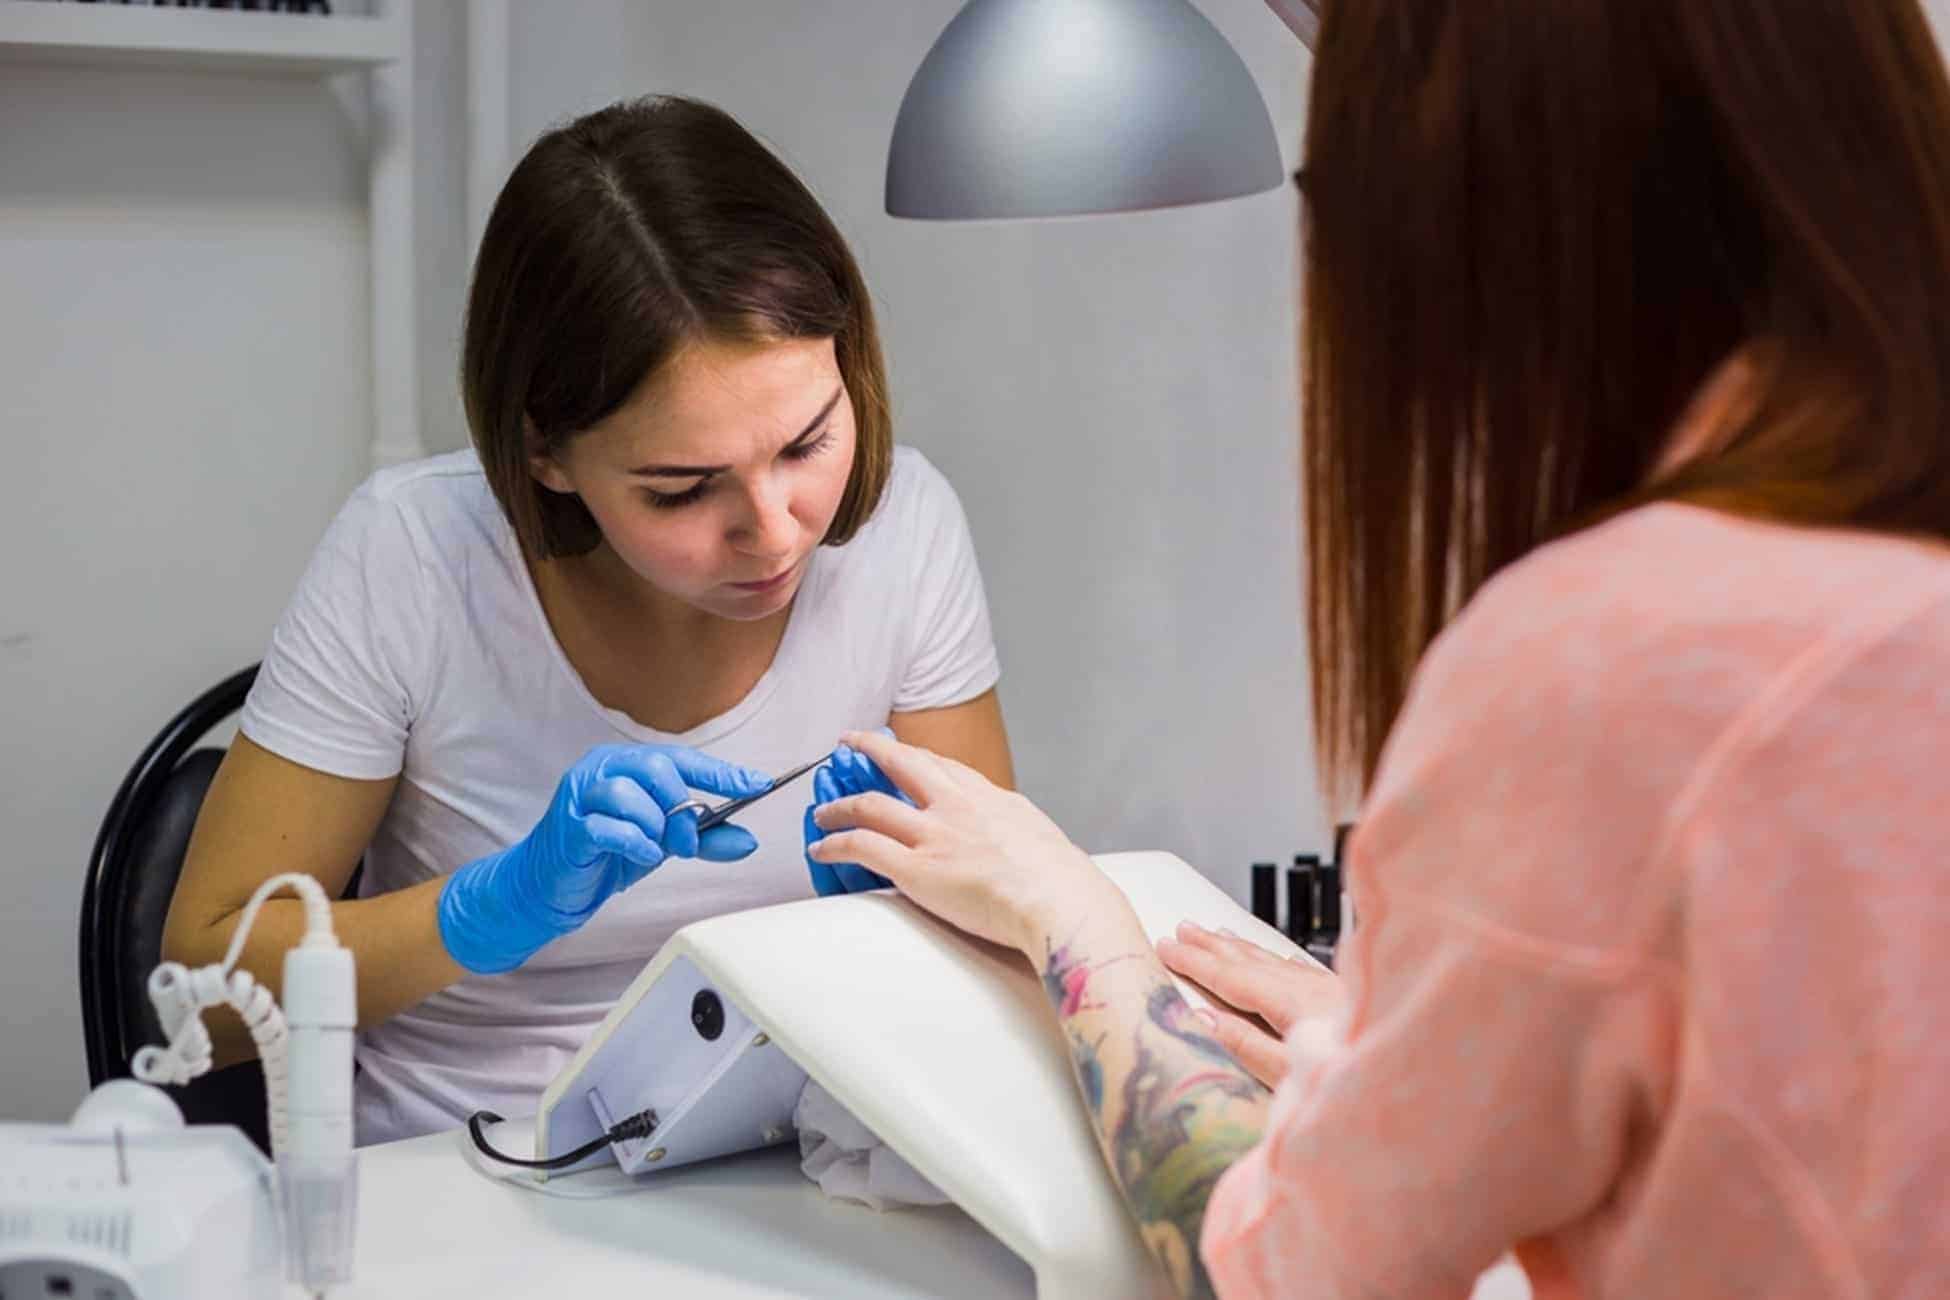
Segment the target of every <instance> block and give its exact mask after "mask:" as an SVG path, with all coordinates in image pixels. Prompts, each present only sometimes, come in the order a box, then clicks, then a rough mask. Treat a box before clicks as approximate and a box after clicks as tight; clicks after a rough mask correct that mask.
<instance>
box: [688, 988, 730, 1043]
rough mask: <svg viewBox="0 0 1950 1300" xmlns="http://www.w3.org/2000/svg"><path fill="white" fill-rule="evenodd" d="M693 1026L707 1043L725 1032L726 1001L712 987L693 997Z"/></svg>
mask: <svg viewBox="0 0 1950 1300" xmlns="http://www.w3.org/2000/svg"><path fill="white" fill-rule="evenodd" d="M691 1026H692V1027H693V1028H694V1029H696V1030H697V1033H698V1037H700V1038H702V1039H703V1040H704V1041H705V1042H707V1043H708V1042H711V1041H712V1040H713V1039H715V1038H717V1036H718V1035H719V1034H722V1033H723V1032H724V1003H723V1002H721V1001H719V1000H718V995H717V994H715V993H713V992H712V991H711V990H710V989H703V990H700V991H699V993H698V995H697V996H696V997H694V998H692V999H691Z"/></svg>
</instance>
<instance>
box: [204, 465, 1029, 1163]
mask: <svg viewBox="0 0 1950 1300" xmlns="http://www.w3.org/2000/svg"><path fill="white" fill-rule="evenodd" d="M644 671H645V672H651V673H653V672H655V671H656V665H655V664H651V663H646V664H645V665H644ZM998 676H999V668H998V664H997V660H996V653H995V642H994V638H993V635H992V634H991V631H990V627H989V616H988V606H987V602H986V600H985V598H984V595H983V591H982V579H981V574H980V572H979V571H978V569H977V567H976V563H975V550H974V544H973V541H972V539H971V538H970V536H969V532H968V523H967V519H966V518H965V516H964V515H963V514H962V510H961V503H960V502H959V501H958V500H957V499H956V497H955V493H954V489H953V488H951V487H950V486H949V485H948V481H947V480H946V479H945V478H943V477H942V475H941V473H940V471H938V470H936V469H935V468H934V466H932V465H930V464H929V463H928V462H927V460H926V459H925V458H924V457H923V456H922V455H921V454H920V453H919V452H917V451H914V450H912V449H910V448H905V447H903V448H899V449H897V450H896V452H895V454H894V466H893V472H892V475H891V477H890V479H889V482H888V484H887V490H886V495H885V496H884V497H883V498H882V500H881V503H880V508H879V509H878V511H876V512H875V514H874V516H873V518H872V519H870V520H869V521H868V522H867V523H866V525H865V526H864V527H862V528H861V529H860V531H859V532H858V533H857V534H856V535H855V536H854V538H853V540H852V541H851V542H849V543H847V544H846V545H845V546H841V547H821V548H819V550H818V551H816V552H815V553H814V555H813V557H812V560H811V562H810V563H809V565H808V567H807V570H806V574H805V577H804V579H803V582H802V585H801V587H800V590H799V592H798V595H797V596H796V597H795V599H794V601H793V606H792V611H791V614H790V616H789V619H788V622H787V625H786V630H785V634H784V637H783V639H782V640H781V642H780V644H779V649H778V653H777V655H776V657H775V658H774V659H773V661H772V666H771V668H770V669H768V670H767V671H766V673H765V675H764V676H763V677H762V678H761V679H760V680H759V682H758V684H757V685H756V686H754V687H753V688H752V690H751V692H750V694H748V695H747V696H746V697H745V698H744V699H743V700H742V701H740V702H739V703H738V704H737V705H736V706H734V707H733V708H732V709H731V710H730V711H729V712H727V713H724V714H722V715H720V716H718V717H716V718H713V719H711V720H710V721H709V722H706V723H704V724H703V725H701V726H699V727H696V728H694V729H692V730H690V731H687V732H685V733H683V734H682V735H667V734H664V733H662V732H657V731H652V730H651V729H649V728H648V727H644V726H640V725H638V724H637V723H636V722H634V721H632V720H631V719H630V718H629V717H628V716H627V715H625V714H623V713H620V712H617V711H615V710H612V709H607V708H604V707H603V706H602V705H600V704H599V703H597V701H596V699H595V697H594V696H592V695H591V694H590V693H589V690H588V688H587V687H586V686H585V685H584V683H583V681H582V678H581V677H580V676H579V675H578V674H577V673H576V671H575V669H574V668H573V667H572V666H571V665H570V663H569V660H568V657H567V656H566V655H565V654H564V653H563V652H562V648H561V646H560V645H559V644H558V643H557V642H556V640H555V637H554V634H553V633H552V632H551V631H550V629H549V626H548V622H547V619H546V618H545V617H544V615H543V613H542V607H541V603H540V601H539V600H538V599H537V597H536V594H535V588H534V585H533V583H532V582H531V580H530V577H529V574H528V570H527V567H526V566H525V565H524V564H523V562H522V559H521V552H520V548H519V546H518V544H517V543H516V541H515V537H514V532H513V530H512V529H511V528H510V527H509V525H508V522H507V520H506V518H505V517H504V516H503V515H502V513H501V509H500V506H499V505H498V504H497V503H496V502H495V499H494V496H493V494H492V492H491V491H490V490H489V488H488V484H487V479H486V477H485V476H484V475H483V473H482V471H481V466H480V462H479V461H478V459H477V458H476V457H475V455H474V454H473V453H472V452H471V451H463V452H455V453H453V454H451V455H445V456H437V457H434V458H433V459H430V460H426V461H421V462H418V463H416V464H412V465H406V466H401V467H399V468H396V469H390V470H385V471H382V472H381V473H379V474H376V475H374V476H373V477H372V478H371V479H370V480H368V481H367V482H366V483H365V485H364V486H362V487H361V488H360V489H359V490H358V491H357V492H355V493H354V494H353V496H352V498H351V500H349V501H348V502H347V503H346V505H345V507H344V509H343V510H341V511H340V512H339V516H338V518H337V519H336V520H334V521H333V523H332V526H331V528H330V529H329V530H328V531H327V532H326V534H325V538H324V540H323V541H322V542H320V543H319V546H318V550H317V552H316V554H314V555H313V557H312V560H311V564H310V567H309V568H308V569H307V570H306V572H305V576H304V578H303V580H302V581H301V582H300V583H299V585H298V590H297V594H296V595H295V596H294V597H293V598H292V601H291V604H290V606H289V607H288V608H287V609H286V610H285V613H284V616H283V618H282V619H280V620H279V623H278V626H277V629H276V631H275V632H274V633H273V635H272V638H271V647H270V650H269V652H268V653H267V654H266V655H265V658H264V666H263V669H262V670H261V671H260V672H259V674H258V677H257V684H256V685H255V686H254V687H253V688H252V690H251V693H250V698H249V699H248V700H247V701H246V703H245V705H244V712H243V718H242V724H241V725H242V730H243V732H244V734H245V735H247V736H249V737H250V738H251V739H252V740H253V741H255V742H257V743H258V744H259V745H262V746H263V747H264V748H266V749H268V750H271V751H272V752H273V753H276V754H280V755H282V756H284V757H285V758H288V759H291V760H292V761H293V762H296V763H301V764H303V765H304V766H306V767H310V768H315V769H317V770H319V771H322V772H329V773H333V774H335V775H338V776H345V777H353V778H365V779H377V778H383V777H390V776H394V775H396V774H397V775H398V776H399V777H400V781H399V787H398V790H397V793H395V795H394V796H393V801H392V804H391V805H390V806H389V807H388V809H387V811H386V814H385V817H384V818H383V819H382V820H381V822H380V823H379V828H378V830H377V832H376V833H375V834H374V836H373V840H372V844H371V845H370V847H369V848H368V849H367V850H366V857H365V874H364V876H363V878H362V880H361V884H360V888H359V892H360V895H361V896H362V897H370V896H372V895H374V894H379V893H384V892H386V891H388V890H393V889H399V888H402V887H404V886H408V885H413V884H417V883H418V882H420V881H423V880H426V879H428V878H430V877H433V876H441V875H446V874H448V873H450V872H452V871H453V870H454V869H455V868H457V867H460V866H462V865H464V864H466V863H468V862H472V861H474V860H476V859H478V858H482V857H485V856H487V855H488V854H490V853H494V852H497V851H498V850H500V849H503V848H505V847H507V846H508V845H510V844H512V843H514V842H516V841H517V840H519V839H521V838H522V837H523V836H524V835H526V834H527V833H528V831H529V830H530V828H532V827H533V826H534V824H535V822H536V820H537V819H538V818H539V817H540V816H541V815H542V813H543V811H544V810H545V809H546V808H547V806H548V803H549V799H550V797H551V795H552V794H553V793H554V791H555V786H556V783H557V782H558V781H559V780H560V779H561V777H562V774H563V773H564V772H565V771H566V770H567V769H568V768H569V767H570V766H571V765H573V764H574V763H575V761H576V760H577V759H579V758H580V757H581V756H582V755H583V754H584V753H585V752H587V751H588V750H589V749H590V748H591V747H592V746H595V745H601V744H610V743H615V742H619V741H623V742H629V741H635V742H642V743H649V744H678V745H689V746H693V747H695V748H697V749H701V750H704V751H706V752H708V753H711V754H715V755H717V756H719V757H721V758H725V759H729V760H731V761H733V762H738V763H746V764H750V765H751V766H753V767H756V768H760V769H763V770H766V771H775V772H776V771H783V770H785V769H786V768H788V767H792V766H794V765H796V764H799V763H803V762H805V761H806V760H807V759H809V758H812V757H814V756H816V755H818V754H820V753H823V752H824V751H826V750H828V749H830V748H831V747H832V746H833V744H834V742H835V741H836V740H837V739H838V737H839V734H840V733H841V732H842V731H845V730H847V729H849V728H871V727H878V726H882V725H885V723H886V722H887V719H888V716H889V715H890V714H893V713H902V712H910V711H913V710H917V709H933V708H942V707H946V706H948V705H953V704H959V703H963V702H965V701H967V700H971V699H973V698H975V697H976V696H978V695H981V694H982V693H983V692H985V691H987V690H988V689H989V688H990V687H992V686H994V685H995V682H996V679H997V677H998ZM810 791H811V785H810V782H809V781H808V782H806V783H805V788H804V789H802V790H797V791H792V790H788V791H785V792H782V793H780V794H779V795H778V796H776V797H774V798H772V799H768V800H766V801H764V802H762V803H760V804H758V805H756V806H755V807H753V809H752V810H751V811H750V812H748V813H746V814H744V815H742V816H741V817H740V818H739V822H740V824H741V825H744V826H746V827H748V828H750V830H751V831H752V832H753V833H754V834H755V835H756V836H757V837H758V841H759V847H758V851H757V852H756V853H755V854H754V855H752V856H751V857H749V858H746V859H745V860H744V861H742V862H734V863H709V862H697V861H682V860H672V861H669V862H666V863H665V864H664V865H663V866H661V867H659V868H658V869H657V870H656V871H655V872H653V873H651V875H650V876H648V877H647V878H646V879H644V880H643V881H642V882H641V883H639V884H638V885H637V886H636V887H635V888H633V889H631V890H629V891H628V892H626V893H623V894H620V895H618V896H616V897H614V898H612V899H610V900H609V902H607V903H606V904H605V905H604V906H603V908H602V910H601V911H600V912H598V913H597V915H596V916H595V917H594V918H593V919H592V920H591V921H590V922H589V924H587V925H586V926H584V927H583V928H582V929H581V930H579V931H577V932H576V933H574V934H571V935H568V936H565V937H564V938H562V939H559V940H557V941H556V942H554V943H552V944H549V945H548V946H547V947H545V948H543V949H542V950H541V951H540V952H538V953H536V954H535V956H534V957H532V958H530V959H529V961H528V962H527V964H526V965H524V966H523V967H521V968H520V969H519V970H516V971H512V972H510V973H508V974H505V975H470V976H468V977H467V978H465V979H463V980H462V981H461V982H460V983H458V984H455V985H453V986H452V987H451V988H448V989H445V990H443V991H441V992H439V993H436V994H434V995H433V996H432V997H430V998H428V999H426V1000H425V1001H424V1002H421V1003H420V1004H419V1005H417V1006H415V1007H412V1008H410V1009H409V1010H407V1011H404V1012H402V1013H400V1014H399V1015H397V1016H395V1017H393V1018H392V1019H391V1020H389V1021H387V1022H385V1023H384V1024H381V1025H377V1026H374V1027H373V1028H372V1029H369V1030H367V1031H365V1032H364V1033H362V1034H360V1035H359V1041H358V1048H357V1055H358V1061H359V1065H360V1067H361V1068H360V1073H359V1078H358V1085H357V1126H358V1138H359V1141H360V1142H361V1143H370V1142H381V1141H388V1140H391V1139H394V1138H402V1137H409V1136H413V1135H416V1134H420V1133H427V1132H432V1131H435V1130H437V1129H443V1128H450V1127H453V1126H454V1125H456V1124H458V1123H460V1122H461V1121H462V1120H464V1119H465V1117H466V1116H467V1114H468V1113H469V1112H470V1111H472V1110H475V1109H478V1108H488V1109H492V1110H498V1111H501V1112H502V1113H504V1114H509V1115H521V1114H529V1113H532V1112H533V1110H534V1108H535V1105H536V1102H537V1100H538V1098H539V1095H540V1093H541V1091H542V1089H543V1088H544V1087H545V1086H546V1085H547V1084H548V1082H549V1080H550V1079H552V1078H553V1077H554V1076H555V1075H556V1074H557V1073H558V1072H559V1071H560V1070H561V1068H562V1067H563V1066H564V1065H565V1064H567V1062H568V1059H569V1057H570V1055H571V1054H573V1053H574V1051H575V1050H576V1048H577V1047H579V1046H581V1044H582V1042H583V1041H584V1039H585V1038H586V1037H587V1036H588V1034H589V1032H590V1031H591V1030H592V1029H594V1028H595V1026H596V1024H597V1022H598V1021H600V1020H601V1019H602V1017H603V1015H604V1014H605V1013H606V1012H607V1011H608V1010H609V1007H610V1004H611V1003H612V1002H614V1001H615V999H616V998H617V997H618V996H619V995H620V994H621V993H622V992H623V990H624V988H625V987H627V985H628V984H629V982H630V980H631V979H632V978H634V977H635V976H636V974H637V973H638V971H639V970H641V968H642V967H643V965H644V963H645V962H646V961H648V960H649V959H650V957H651V956H653V955H654V954H655V953H656V951H657V949H658V948H659V947H660V946H661V945H662V944H663V942H664V940H666V939H667V938H669V937H670V935H671V933H672V932H673V931H675V930H676V929H678V928H679V927H680V926H683V925H685V924H687V923H689V922H691V921H694V920H697V919H699V918H701V917H706V916H712V915H716V914H718V913H723V912H732V911H738V910H740V909H743V908H750V907H761V906H764V905H766V904H771V903H779V902H785V901H787V900H789V899H795V898H804V897H808V896H810V895H811V894H812V892H813V891H812V885H811V881H810V879H809V878H808V875H807V872H806V866H805V860H804V845H803V843H802V838H801V837H802V818H803V815H804V811H805V805H806V802H807V799H808V797H809V795H810ZM272 815H275V811H274V810H273V812H272ZM275 865H276V864H274V863H267V864H266V869H267V870H268V869H270V868H271V867H274V866H275Z"/></svg>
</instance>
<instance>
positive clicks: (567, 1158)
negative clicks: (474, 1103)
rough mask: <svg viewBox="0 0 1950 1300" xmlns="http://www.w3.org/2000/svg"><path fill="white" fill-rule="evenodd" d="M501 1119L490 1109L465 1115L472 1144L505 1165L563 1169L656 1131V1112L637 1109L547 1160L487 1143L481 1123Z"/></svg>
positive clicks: (483, 1153) (491, 1158) (497, 1122)
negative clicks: (528, 1157)
mask: <svg viewBox="0 0 1950 1300" xmlns="http://www.w3.org/2000/svg"><path fill="white" fill-rule="evenodd" d="M500 1122H501V1117H500V1116H499V1115H497V1114H495V1113H494V1112H493V1111H491V1110H477V1111H475V1112H474V1113H473V1114H472V1115H469V1116H468V1117H467V1132H468V1136H470V1137H472V1138H473V1139H474V1147H475V1149H476V1150H478V1151H479V1152H480V1153H481V1154H482V1155H484V1156H486V1157H487V1158H488V1159H490V1160H496V1161H499V1162H500V1163H502V1164H504V1165H515V1166H518V1167H519V1168H522V1169H566V1168H568V1167H569V1166H570V1165H572V1164H575V1163H577V1162H578V1161H581V1160H587V1159H588V1158H589V1157H590V1156H593V1155H595V1154H596V1153H597V1152H598V1151H601V1150H602V1149H603V1148H604V1147H606V1146H609V1145H610V1144H611V1143H613V1142H630V1141H634V1140H635V1139H637V1138H647V1137H649V1136H650V1135H651V1134H652V1133H655V1132H656V1131H657V1112H656V1111H654V1110H642V1111H638V1112H637V1113H636V1114H634V1115H631V1116H629V1117H628V1118H625V1119H620V1120H618V1121H616V1123H615V1124H614V1125H613V1126H612V1127H611V1128H610V1130H609V1132H607V1133H605V1134H603V1135H602V1136H601V1137H599V1138H596V1139H595V1140H594V1141H590V1142H585V1143H583V1144H582V1145H581V1146H579V1147H577V1148H576V1149H575V1150H573V1151H568V1152H564V1153H563V1154H562V1155H559V1156H550V1157H549V1158H548V1159H546V1160H523V1159H522V1158H521V1157H520V1156H511V1155H508V1154H506V1153H505V1152H501V1151H496V1150H495V1149H494V1148H493V1147H491V1146H489V1145H488V1140H487V1134H485V1133H483V1132H481V1125H483V1124H499V1123H500Z"/></svg>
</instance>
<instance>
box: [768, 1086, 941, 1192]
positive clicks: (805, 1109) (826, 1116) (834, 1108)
mask: <svg viewBox="0 0 1950 1300" xmlns="http://www.w3.org/2000/svg"><path fill="white" fill-rule="evenodd" d="M792 1122H793V1123H794V1124H795V1125H797V1126H798V1129H799V1168H800V1169H801V1170H803V1171H804V1172H805V1175H806V1177H808V1178H810V1179H812V1180H813V1181H814V1182H815V1183H818V1184H819V1190H820V1191H822V1192H824V1193H826V1195H828V1196H832V1197H837V1198H838V1199H840V1200H843V1201H858V1202H860V1203H861V1204H863V1205H870V1206H872V1207H873V1208H874V1209H876V1210H886V1209H890V1208H896V1207H899V1206H904V1205H946V1204H947V1203H948V1198H947V1197H946V1196H943V1195H942V1194H941V1191H940V1189H938V1188H937V1187H935V1185H934V1184H933V1183H931V1182H929V1181H928V1180H927V1179H925V1178H923V1177H921V1175H920V1174H919V1173H917V1172H915V1169H914V1166H913V1165H910V1164H908V1163H907V1161H905V1160H903V1159H901V1157H900V1156H899V1155H897V1154H895V1152H894V1149H893V1148H892V1147H890V1146H888V1145H887V1144H886V1143H885V1142H882V1141H881V1140H880V1139H879V1138H877V1137H875V1136H874V1135H873V1132H872V1131H871V1130H870V1129H868V1128H867V1126H866V1125H865V1124H862V1123H861V1122H860V1121H859V1120H857V1119H855V1118H854V1117H853V1113H852V1112H851V1111H849V1110H847V1108H846V1107H844V1106H842V1105H840V1104H839V1102H837V1101H835V1100H834V1099H833V1095H832V1094H831V1093H829V1092H827V1091H826V1089H824V1088H822V1087H820V1086H819V1085H818V1084H816V1083H814V1082H812V1081H811V1080H810V1079H808V1080H807V1081H806V1087H805V1090H804V1091H803V1092H801V1093H800V1094H799V1104H798V1105H797V1106H795V1107H794V1108H793V1111H792Z"/></svg>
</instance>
